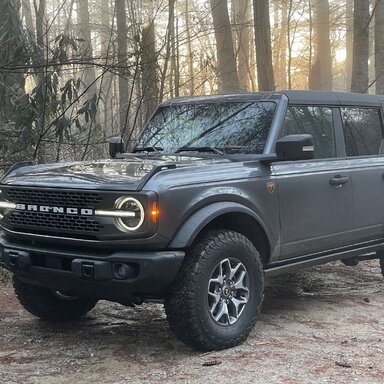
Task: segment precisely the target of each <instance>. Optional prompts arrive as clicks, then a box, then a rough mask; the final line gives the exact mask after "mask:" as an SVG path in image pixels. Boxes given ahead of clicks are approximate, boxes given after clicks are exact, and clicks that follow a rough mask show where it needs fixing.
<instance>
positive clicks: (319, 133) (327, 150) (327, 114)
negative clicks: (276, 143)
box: [280, 106, 336, 159]
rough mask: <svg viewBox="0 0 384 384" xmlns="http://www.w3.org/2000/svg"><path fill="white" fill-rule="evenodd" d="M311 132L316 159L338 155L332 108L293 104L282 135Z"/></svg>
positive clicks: (288, 112)
mask: <svg viewBox="0 0 384 384" xmlns="http://www.w3.org/2000/svg"><path fill="white" fill-rule="evenodd" d="M297 134H311V135H312V136H313V141H314V146H315V153H314V158H315V159H321V158H330V157H336V144H335V133H334V129H333V117H332V109H331V108H328V107H312V106H302V107H301V106H291V107H288V110H287V114H286V117H285V122H284V127H283V130H282V133H281V135H280V136H281V137H282V136H286V135H297Z"/></svg>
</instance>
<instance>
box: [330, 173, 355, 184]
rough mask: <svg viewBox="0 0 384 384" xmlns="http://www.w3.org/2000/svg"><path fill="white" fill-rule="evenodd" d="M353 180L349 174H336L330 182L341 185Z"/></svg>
mask: <svg viewBox="0 0 384 384" xmlns="http://www.w3.org/2000/svg"><path fill="white" fill-rule="evenodd" d="M350 181H351V179H350V178H349V177H348V176H341V175H336V176H335V177H333V178H332V179H331V180H329V184H331V185H334V186H335V187H341V186H342V185H343V184H347V183H349V182H350Z"/></svg>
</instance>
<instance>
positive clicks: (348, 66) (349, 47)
mask: <svg viewBox="0 0 384 384" xmlns="http://www.w3.org/2000/svg"><path fill="white" fill-rule="evenodd" d="M345 29H346V33H345V51H346V58H345V88H346V89H348V90H350V89H351V79H352V56H353V0H346V3H345Z"/></svg>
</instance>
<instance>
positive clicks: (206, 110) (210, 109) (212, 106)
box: [136, 101, 276, 154]
mask: <svg viewBox="0 0 384 384" xmlns="http://www.w3.org/2000/svg"><path fill="white" fill-rule="evenodd" d="M275 109H276V104H275V103H274V102H269V101H268V102H263V101H260V102H220V103H190V104H179V105H177V104H176V105H171V106H166V107H162V108H160V109H159V110H158V111H157V112H156V114H155V115H154V117H153V118H152V119H151V120H150V121H149V122H148V124H147V126H146V127H145V129H144V131H143V133H142V135H141V136H140V138H139V141H138V143H137V145H136V148H145V147H155V148H159V149H161V150H164V152H166V153H173V152H175V151H177V150H180V149H181V148H189V149H193V148H201V147H203V148H204V147H210V148H215V149H218V150H220V151H222V152H224V153H255V154H261V153H263V150H264V146H265V143H266V141H267V138H268V133H269V129H270V126H271V123H272V120H273V116H274V113H275Z"/></svg>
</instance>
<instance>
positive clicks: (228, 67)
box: [210, 0, 240, 92]
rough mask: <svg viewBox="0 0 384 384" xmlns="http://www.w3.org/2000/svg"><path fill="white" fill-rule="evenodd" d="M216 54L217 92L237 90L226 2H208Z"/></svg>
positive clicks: (215, 0)
mask: <svg viewBox="0 0 384 384" xmlns="http://www.w3.org/2000/svg"><path fill="white" fill-rule="evenodd" d="M210 3H211V10H212V18H213V28H214V31H215V39H216V52H217V70H216V72H217V83H218V84H217V85H218V91H219V92H231V91H237V90H239V88H240V86H239V78H238V75H237V69H236V58H235V52H234V48H233V39H232V32H231V25H230V21H229V14H228V3H227V0H210Z"/></svg>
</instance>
